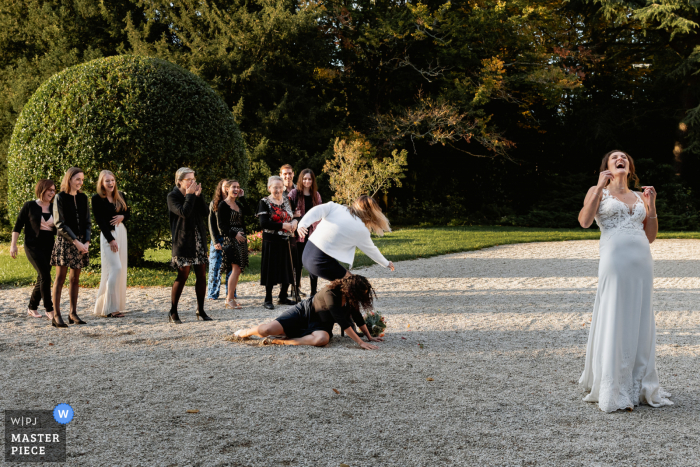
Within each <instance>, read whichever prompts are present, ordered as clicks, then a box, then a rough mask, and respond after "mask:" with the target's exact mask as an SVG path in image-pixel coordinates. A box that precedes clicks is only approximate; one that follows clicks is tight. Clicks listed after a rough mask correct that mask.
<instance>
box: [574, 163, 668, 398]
mask: <svg viewBox="0 0 700 467" xmlns="http://www.w3.org/2000/svg"><path fill="white" fill-rule="evenodd" d="M631 182H634V185H635V186H637V185H638V182H639V179H638V178H637V176H636V175H635V169H634V161H633V160H632V158H631V157H630V156H629V155H628V154H627V153H625V152H623V151H617V150H616V151H611V152H609V153H607V154H606V155H605V156H604V157H603V162H602V164H601V167H600V177H599V179H598V184H597V185H596V186H594V187H591V188H590V189H589V190H588V194H587V195H586V199H585V201H584V206H583V209H581V213H580V214H579V222H580V224H581V226H582V227H583V228H588V227H590V226H591V224H592V223H593V220H594V219H595V221H596V223H597V224H598V226H599V227H600V230H601V236H600V264H599V266H598V292H597V294H596V299H595V305H594V307H593V319H592V320H591V332H590V334H589V336H588V347H587V349H586V364H585V367H584V370H583V374H582V375H581V379H580V380H579V384H580V385H581V386H582V387H583V388H584V389H585V390H587V391H590V393H589V394H588V395H587V396H586V397H585V398H584V399H583V400H584V401H586V402H598V406H599V407H600V409H601V410H603V411H605V412H613V411H615V410H622V409H627V410H632V409H633V408H634V406H636V405H639V404H641V403H646V404H649V405H651V406H653V407H660V406H663V405H672V404H673V402H671V401H670V400H668V397H669V396H670V394H668V393H666V392H665V391H664V390H663V389H662V388H661V386H660V385H659V376H658V373H657V371H656V360H655V356H656V325H655V322H654V312H653V310H652V292H653V288H654V264H653V260H652V258H651V250H650V248H649V244H650V243H651V242H653V241H654V240H655V239H656V234H657V232H658V229H659V224H658V220H657V215H656V190H654V187H651V186H645V187H642V190H643V191H642V193H641V194H640V193H639V192H636V191H632V190H630V189H629V186H630V183H631Z"/></svg>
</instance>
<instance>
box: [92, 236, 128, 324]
mask: <svg viewBox="0 0 700 467" xmlns="http://www.w3.org/2000/svg"><path fill="white" fill-rule="evenodd" d="M120 253H121V251H118V252H116V253H115V252H113V251H112V249H111V247H110V245H109V242H108V241H107V239H106V238H105V237H104V235H102V234H100V261H101V263H102V272H101V274H100V288H99V290H98V291H97V300H95V310H94V313H95V314H96V315H100V316H107V315H109V314H111V313H116V312H117V311H121V310H120V309H119V304H120V299H119V289H120V287H119V286H120V283H119V282H120V280H121V277H122V262H121V257H120Z"/></svg>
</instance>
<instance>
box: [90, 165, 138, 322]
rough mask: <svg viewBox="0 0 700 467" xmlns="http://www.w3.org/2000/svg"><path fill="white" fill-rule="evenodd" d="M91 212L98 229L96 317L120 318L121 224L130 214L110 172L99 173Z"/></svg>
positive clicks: (124, 264) (122, 305) (122, 279)
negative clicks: (98, 259) (98, 272)
mask: <svg viewBox="0 0 700 467" xmlns="http://www.w3.org/2000/svg"><path fill="white" fill-rule="evenodd" d="M92 213H93V214H94V215H95V221H96V222H97V225H98V226H99V227H100V260H101V262H102V272H101V276H100V289H99V291H98V292H97V300H96V301H95V314H96V315H98V316H104V317H107V318H123V317H124V314H123V313H121V312H122V311H124V310H125V309H126V268H127V262H128V254H127V236H126V227H124V222H126V221H128V220H129V217H131V213H130V211H129V206H128V205H127V204H126V198H125V197H124V193H122V192H120V191H119V190H118V189H117V180H116V178H115V177H114V174H113V173H112V172H110V171H109V170H103V171H102V172H100V175H99V177H98V178H97V193H95V194H94V195H93V196H92Z"/></svg>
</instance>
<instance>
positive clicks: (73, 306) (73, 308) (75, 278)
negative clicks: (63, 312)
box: [68, 269, 80, 321]
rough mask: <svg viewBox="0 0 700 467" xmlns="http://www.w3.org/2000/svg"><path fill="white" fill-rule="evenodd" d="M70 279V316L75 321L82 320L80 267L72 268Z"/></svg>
mask: <svg viewBox="0 0 700 467" xmlns="http://www.w3.org/2000/svg"><path fill="white" fill-rule="evenodd" d="M68 280H69V281H70V290H69V292H70V293H69V296H70V312H69V313H68V317H69V318H71V319H73V320H75V321H80V318H78V292H79V291H80V269H71V270H70V276H69V278H68Z"/></svg>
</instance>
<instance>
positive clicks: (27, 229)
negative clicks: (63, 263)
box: [10, 180, 56, 320]
mask: <svg viewBox="0 0 700 467" xmlns="http://www.w3.org/2000/svg"><path fill="white" fill-rule="evenodd" d="M34 191H35V192H36V197H37V199H36V200H33V201H27V202H26V203H24V206H22V210H21V211H20V212H19V216H17V222H15V228H14V229H13V230H12V243H11V244H10V256H12V258H13V259H15V258H17V250H18V249H17V239H19V234H20V233H21V232H22V229H24V253H25V254H26V255H27V259H29V262H30V263H32V266H34V269H35V270H36V272H37V277H36V284H34V290H32V295H31V297H30V298H29V307H28V309H27V314H28V315H29V316H31V317H33V318H41V315H40V314H39V313H38V312H37V309H38V308H39V301H40V300H43V301H44V309H45V310H46V317H47V318H48V319H49V320H53V301H52V300H51V252H52V251H53V245H54V241H55V239H56V226H55V224H54V222H53V198H54V196H55V195H56V185H55V184H54V182H53V180H39V183H37V184H36V188H35V190H34Z"/></svg>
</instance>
